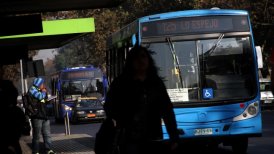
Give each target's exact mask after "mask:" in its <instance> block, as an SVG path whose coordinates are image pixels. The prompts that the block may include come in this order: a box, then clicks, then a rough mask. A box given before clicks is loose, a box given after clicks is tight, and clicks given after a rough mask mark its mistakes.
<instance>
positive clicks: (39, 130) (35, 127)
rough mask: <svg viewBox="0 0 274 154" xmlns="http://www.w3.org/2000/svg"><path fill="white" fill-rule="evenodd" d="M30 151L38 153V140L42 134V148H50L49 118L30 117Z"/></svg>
mask: <svg viewBox="0 0 274 154" xmlns="http://www.w3.org/2000/svg"><path fill="white" fill-rule="evenodd" d="M31 121H32V153H39V140H40V136H41V134H42V136H43V141H44V148H45V150H46V151H48V150H51V145H52V142H51V136H50V120H43V119H32V120H31Z"/></svg>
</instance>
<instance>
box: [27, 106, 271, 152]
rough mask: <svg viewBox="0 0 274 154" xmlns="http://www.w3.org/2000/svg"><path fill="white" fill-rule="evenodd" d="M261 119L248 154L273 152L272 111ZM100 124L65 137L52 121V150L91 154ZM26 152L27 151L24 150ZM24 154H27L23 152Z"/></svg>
mask: <svg viewBox="0 0 274 154" xmlns="http://www.w3.org/2000/svg"><path fill="white" fill-rule="evenodd" d="M262 117H263V136H262V137H255V138H250V139H249V148H248V154H272V153H273V151H274V111H264V112H263V114H262ZM100 125H101V123H82V124H77V125H71V127H70V133H71V135H65V127H64V124H58V123H55V122H54V121H52V125H51V129H52V135H53V144H54V149H55V150H56V151H57V152H59V153H64V154H86V153H89V154H93V153H94V151H93V147H94V137H95V134H96V132H97V131H98V129H99V127H100ZM23 141H24V142H25V143H26V144H25V147H26V148H28V146H30V137H29V136H28V137H24V138H23ZM188 148H189V151H186V150H185V149H183V150H182V152H180V153H184V154H193V152H194V151H196V152H199V153H216V154H220V153H221V154H232V150H231V147H228V146H227V147H225V146H222V145H220V146H219V148H218V149H217V150H215V151H212V150H210V149H208V148H201V147H199V148H197V147H189V146H188ZM25 151H27V150H25ZM24 154H29V152H25V153H24Z"/></svg>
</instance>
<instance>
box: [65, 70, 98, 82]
mask: <svg viewBox="0 0 274 154" xmlns="http://www.w3.org/2000/svg"><path fill="white" fill-rule="evenodd" d="M94 73H95V72H94V71H90V70H81V71H79V70H78V71H71V72H63V73H62V77H61V78H62V79H63V80H72V79H86V78H93V77H95V74H94Z"/></svg>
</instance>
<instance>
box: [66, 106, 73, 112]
mask: <svg viewBox="0 0 274 154" xmlns="http://www.w3.org/2000/svg"><path fill="white" fill-rule="evenodd" d="M64 110H65V111H69V110H72V108H71V107H69V106H67V105H64Z"/></svg>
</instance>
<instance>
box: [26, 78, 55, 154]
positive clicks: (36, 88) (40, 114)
mask: <svg viewBox="0 0 274 154" xmlns="http://www.w3.org/2000/svg"><path fill="white" fill-rule="evenodd" d="M27 95H28V96H29V99H28V100H29V101H31V102H29V103H31V104H33V106H35V111H36V112H35V113H34V114H32V115H30V118H31V124H32V153H33V154H39V152H40V147H39V140H40V135H41V134H42V136H43V140H44V149H45V151H46V154H55V152H54V151H53V150H52V141H51V136H50V135H51V133H50V120H49V117H48V115H47V112H46V101H47V97H48V96H47V89H46V87H45V84H44V79H43V78H41V77H37V78H35V79H34V80H33V84H32V86H31V87H30V88H29V90H28V92H27Z"/></svg>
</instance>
